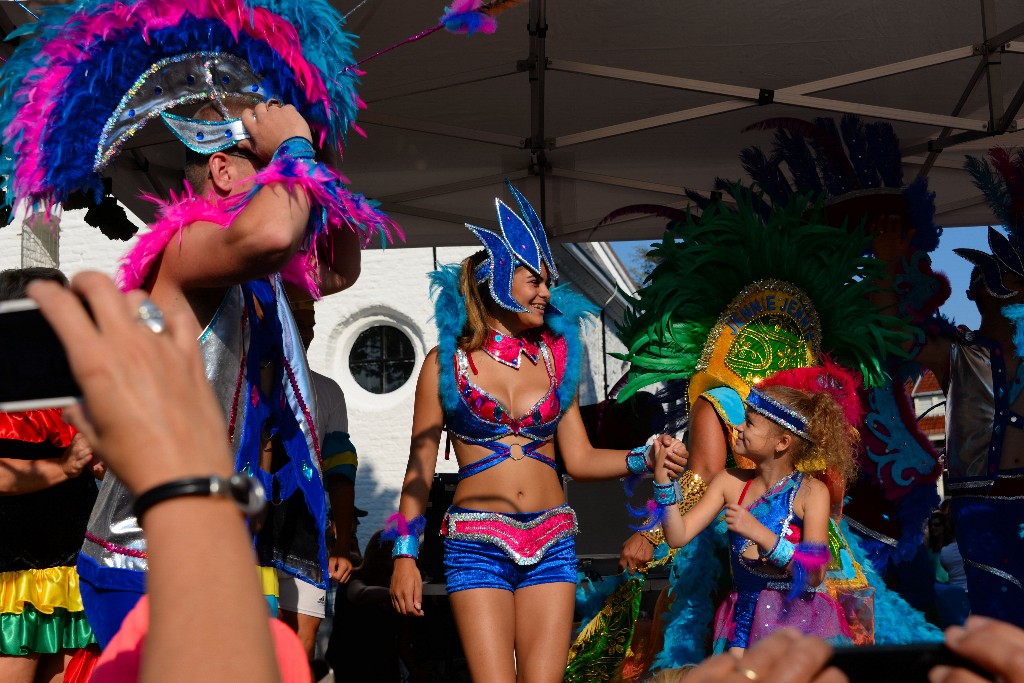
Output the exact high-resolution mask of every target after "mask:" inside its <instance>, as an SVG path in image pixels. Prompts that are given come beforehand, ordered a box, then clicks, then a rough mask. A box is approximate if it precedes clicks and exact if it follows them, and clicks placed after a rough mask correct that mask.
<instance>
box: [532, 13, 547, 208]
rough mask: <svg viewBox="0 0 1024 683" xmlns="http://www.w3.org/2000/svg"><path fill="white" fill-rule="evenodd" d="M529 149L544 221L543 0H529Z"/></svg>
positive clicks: (544, 30)
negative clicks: (538, 188) (537, 180)
mask: <svg viewBox="0 0 1024 683" xmlns="http://www.w3.org/2000/svg"><path fill="white" fill-rule="evenodd" d="M529 31H530V57H529V64H530V152H531V156H532V162H533V167H534V169H535V172H536V173H537V178H538V179H539V180H540V220H541V223H543V224H544V225H547V224H548V205H547V165H548V159H547V151H546V147H547V143H546V140H545V139H544V106H545V104H544V82H545V76H546V74H547V69H548V58H547V50H546V46H545V42H546V39H547V33H548V22H547V2H546V0H530V27H529Z"/></svg>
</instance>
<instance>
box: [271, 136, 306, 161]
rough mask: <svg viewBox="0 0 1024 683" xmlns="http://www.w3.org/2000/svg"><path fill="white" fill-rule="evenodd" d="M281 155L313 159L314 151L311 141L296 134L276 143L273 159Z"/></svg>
mask: <svg viewBox="0 0 1024 683" xmlns="http://www.w3.org/2000/svg"><path fill="white" fill-rule="evenodd" d="M283 156H288V157H291V158H292V159H314V158H315V157H316V152H315V151H314V150H313V143H312V142H310V141H309V140H307V139H306V138H304V137H301V136H298V135H296V136H295V137H293V138H288V139H287V140H285V141H284V142H282V143H281V144H280V145H278V147H277V151H275V152H274V159H277V158H280V157H283Z"/></svg>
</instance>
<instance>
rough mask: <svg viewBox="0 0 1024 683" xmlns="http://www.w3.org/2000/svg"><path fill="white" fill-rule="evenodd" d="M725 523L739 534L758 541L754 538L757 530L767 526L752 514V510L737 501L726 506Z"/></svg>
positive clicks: (730, 529)
mask: <svg viewBox="0 0 1024 683" xmlns="http://www.w3.org/2000/svg"><path fill="white" fill-rule="evenodd" d="M725 524H726V526H727V527H728V528H729V531H732V532H734V533H737V534H739V535H740V536H742V537H743V538H745V539H747V540H749V541H754V542H755V543H756V542H757V539H755V538H754V536H755V535H757V532H758V531H759V530H761V529H765V528H766V527H765V526H764V525H763V524H761V522H759V521H757V518H756V517H754V515H752V514H750V510H748V509H747V508H745V507H743V506H742V505H737V504H736V503H729V504H728V505H726V506H725Z"/></svg>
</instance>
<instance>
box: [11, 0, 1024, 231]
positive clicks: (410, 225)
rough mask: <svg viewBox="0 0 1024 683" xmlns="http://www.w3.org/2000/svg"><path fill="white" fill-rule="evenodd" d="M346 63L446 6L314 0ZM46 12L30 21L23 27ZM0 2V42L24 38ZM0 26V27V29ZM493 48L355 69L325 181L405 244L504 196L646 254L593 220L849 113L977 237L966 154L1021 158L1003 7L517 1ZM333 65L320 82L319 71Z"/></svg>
mask: <svg viewBox="0 0 1024 683" xmlns="http://www.w3.org/2000/svg"><path fill="white" fill-rule="evenodd" d="M333 1H334V2H335V4H336V6H337V7H338V8H339V9H340V10H341V11H342V12H343V13H346V12H349V13H350V16H349V21H348V28H349V30H351V31H352V32H354V33H356V34H358V35H359V36H360V40H359V43H360V49H359V52H358V53H357V56H359V57H360V58H363V57H365V56H368V55H370V54H372V53H374V52H376V51H378V50H380V49H382V48H385V47H387V46H389V45H392V44H395V43H397V42H400V41H402V40H404V39H405V38H407V37H409V36H412V35H414V34H416V33H418V32H420V31H422V30H423V29H425V28H428V27H430V26H432V25H434V24H436V22H437V20H438V18H439V16H440V15H441V13H442V11H443V9H444V4H445V0H430V1H427V0H366V1H365V2H360V0H333ZM53 2H54V0H47V1H46V2H29V3H27V4H28V5H29V6H30V7H38V6H39V5H40V4H52V3H53ZM19 5H20V3H10V2H2V3H0V9H3V13H4V14H5V15H6V20H7V21H8V23H10V22H13V23H15V24H16V23H20V22H21V21H24V20H25V12H24V10H23V9H22V8H21V7H20V6H19ZM4 20H5V17H4V16H3V15H0V23H4ZM498 21H499V29H498V33H497V34H495V35H490V36H488V35H476V36H471V37H465V36H455V35H450V34H447V33H445V32H443V31H442V32H439V33H437V34H435V35H432V36H430V37H428V38H426V39H424V40H423V41H422V42H415V43H412V44H409V45H406V46H404V47H402V48H400V49H397V50H394V51H392V52H388V53H386V54H384V55H382V56H380V57H379V58H377V59H374V60H372V61H370V62H369V63H367V64H366V65H365V67H364V68H365V70H366V72H367V73H366V75H365V76H364V77H363V88H362V94H363V97H364V99H365V100H366V101H367V103H368V104H369V108H368V109H367V110H366V111H365V112H363V113H362V115H361V118H360V124H361V125H362V126H363V127H364V128H365V129H366V131H367V133H368V134H369V137H368V138H367V139H363V138H360V137H359V136H358V135H355V134H352V135H351V136H350V140H349V144H348V146H347V150H346V160H345V165H344V168H343V171H344V172H345V174H346V175H347V176H348V177H349V178H350V179H351V181H352V187H353V189H355V190H357V191H361V192H364V193H365V194H367V195H368V196H370V197H372V198H374V199H377V200H379V201H381V202H382V204H383V206H384V208H385V209H386V210H387V211H388V212H390V213H391V214H393V216H394V217H395V218H396V219H397V220H398V221H399V222H400V223H401V224H402V225H403V227H404V228H405V230H406V234H407V236H408V239H407V242H406V245H407V246H430V245H435V246H437V245H457V244H469V243H470V242H471V236H470V234H469V232H468V231H467V230H466V229H465V228H464V227H463V223H464V222H465V221H470V222H473V223H476V224H478V225H482V226H494V225H495V219H494V213H493V208H492V207H493V203H492V201H493V199H492V198H493V197H494V196H495V195H499V194H501V193H502V191H503V190H502V188H501V181H502V179H503V178H506V177H507V178H509V179H511V180H513V181H514V182H515V183H516V184H517V186H518V187H519V188H520V189H521V190H523V191H524V192H525V194H526V195H527V197H528V198H530V200H531V201H532V202H533V203H534V204H535V205H536V206H537V208H538V209H539V210H540V211H541V212H542V217H543V218H544V220H545V223H546V225H547V227H548V229H549V232H550V233H551V234H552V237H553V240H554V241H564V242H576V241H603V240H623V239H647V238H656V237H658V236H660V234H661V233H662V231H663V227H664V221H663V220H660V219H653V218H641V219H631V220H621V221H618V222H613V223H610V224H607V225H604V226H601V227H600V228H598V227H596V226H597V223H598V222H599V220H600V219H601V218H602V217H603V216H605V215H606V214H607V213H609V212H610V211H612V210H614V209H616V208H619V207H621V206H623V205H627V204H642V203H657V204H668V205H673V206H677V207H684V206H686V205H687V203H688V202H687V201H686V198H685V196H684V195H683V192H684V188H685V189H691V190H696V191H699V192H706V191H708V190H709V189H710V187H711V186H712V183H713V181H714V179H715V177H716V176H719V177H723V178H728V179H740V178H742V177H743V172H742V170H741V168H740V165H739V162H738V153H739V151H740V150H741V149H742V148H743V147H746V146H748V145H751V144H767V143H768V142H769V141H770V135H771V134H770V133H768V132H750V133H743V132H742V131H743V129H744V128H746V127H747V126H748V125H750V124H751V123H754V122H757V121H761V120H764V119H766V118H773V117H780V116H797V117H802V118H806V119H810V118H813V117H815V116H821V115H835V116H837V117H838V116H839V115H840V114H841V113H845V112H852V113H856V114H860V115H861V116H863V117H865V118H867V119H887V120H890V121H892V122H893V123H894V125H895V127H896V131H897V133H898V135H899V136H900V138H901V140H902V143H903V147H904V153H905V176H904V177H905V179H906V180H907V181H909V180H910V179H912V178H913V176H914V175H915V174H917V173H919V172H924V173H927V175H928V177H929V181H930V183H931V186H932V189H933V190H935V191H936V192H937V194H938V198H937V204H938V215H937V217H936V220H937V222H938V223H939V224H940V225H944V226H958V225H978V224H984V223H988V222H990V221H991V220H992V216H991V215H990V213H989V211H988V209H987V208H986V206H985V205H984V202H983V201H982V199H981V196H980V194H979V192H978V191H977V190H976V189H975V188H974V187H973V186H972V185H971V183H970V181H969V179H968V177H967V176H966V174H965V173H964V172H963V171H962V168H961V167H962V164H963V156H964V154H965V153H972V154H981V153H983V152H984V151H985V150H986V149H987V148H989V147H990V146H992V145H996V144H1000V145H1013V144H1022V143H1024V133H1016V130H1017V128H1018V127H1019V124H1020V122H1021V120H1022V119H1021V118H1020V117H1021V115H1020V108H1021V103H1022V101H1024V54H1022V53H1024V38H1022V39H1021V40H1018V38H1019V37H1021V36H1022V35H1024V7H1022V6H1021V4H1020V3H1019V2H1010V1H1009V0H955V1H954V0H900V1H899V2H893V1H892V0H860V1H859V2H853V3H851V2H840V1H838V0H819V1H818V2H810V1H809V0H803V1H800V2H798V1H796V0H773V1H772V2H765V3H749V2H739V1H737V0H722V1H721V2H716V3H698V2H681V1H680V0H635V1H633V2H623V1H621V0H620V1H619V2H611V1H610V0H560V1H559V2H547V1H546V0H529V1H528V2H526V3H524V4H522V5H520V6H518V7H514V8H512V9H510V10H508V11H506V12H505V13H504V14H502V15H500V16H499V17H498ZM344 66H345V65H339V66H338V68H339V70H340V69H342V68H344ZM180 154H181V152H180V147H179V146H176V144H175V143H172V142H170V134H169V133H168V132H167V131H166V130H163V127H161V126H158V125H151V126H147V127H146V129H144V130H143V132H142V134H140V135H137V136H136V137H135V139H134V140H133V142H132V143H131V146H130V147H129V148H128V149H127V151H126V152H125V153H123V154H122V155H121V157H120V158H119V159H118V162H117V164H116V166H115V168H114V169H113V175H114V178H113V181H114V187H115V191H116V192H117V194H118V196H119V197H122V198H124V199H125V201H126V203H128V204H129V206H130V208H132V209H133V210H134V211H136V212H137V213H138V214H139V216H140V217H142V218H143V219H149V218H150V217H151V213H150V212H151V208H150V207H149V206H148V205H146V204H144V203H142V202H138V201H132V200H130V199H129V197H132V196H134V195H135V194H136V192H137V190H145V191H150V192H154V191H155V192H163V191H165V190H166V189H167V188H168V187H173V186H174V185H176V184H177V183H178V182H179V172H180V168H181V165H180V164H181V158H180Z"/></svg>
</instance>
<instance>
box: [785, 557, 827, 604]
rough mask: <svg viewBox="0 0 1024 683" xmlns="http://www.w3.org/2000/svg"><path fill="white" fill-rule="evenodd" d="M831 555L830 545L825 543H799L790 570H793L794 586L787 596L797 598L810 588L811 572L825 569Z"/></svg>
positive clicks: (790, 598) (789, 598)
mask: <svg viewBox="0 0 1024 683" xmlns="http://www.w3.org/2000/svg"><path fill="white" fill-rule="evenodd" d="M830 557H831V556H830V555H829V552H828V546H827V545H825V544H824V543H800V544H798V545H797V547H796V551H795V552H794V553H793V560H792V563H791V564H790V570H791V571H792V572H793V587H792V588H791V589H790V591H789V594H788V595H787V596H786V598H787V599H788V600H795V599H796V598H797V597H798V596H799V595H800V594H801V593H803V592H804V591H805V590H807V589H808V588H810V578H811V574H812V573H814V572H815V571H819V570H821V569H823V568H824V567H825V566H826V565H827V564H828V561H829V559H830Z"/></svg>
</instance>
